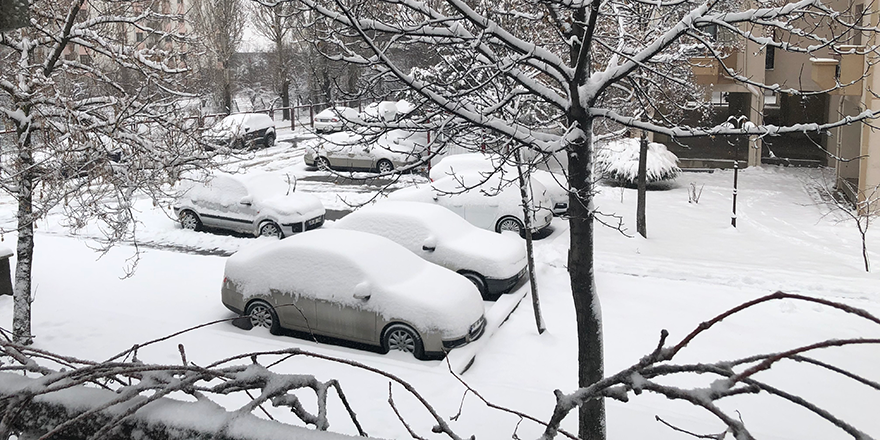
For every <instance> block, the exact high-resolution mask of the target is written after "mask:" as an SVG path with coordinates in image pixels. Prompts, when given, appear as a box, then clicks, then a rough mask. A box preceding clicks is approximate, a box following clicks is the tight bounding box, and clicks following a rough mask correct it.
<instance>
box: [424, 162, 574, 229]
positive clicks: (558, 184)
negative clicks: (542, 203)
mask: <svg viewBox="0 0 880 440" xmlns="http://www.w3.org/2000/svg"><path fill="white" fill-rule="evenodd" d="M498 168H501V169H503V170H504V172H505V174H506V175H510V176H516V173H517V170H516V166H514V165H511V164H504V163H503V159H502V158H501V157H499V156H493V155H489V154H483V153H464V154H453V155H449V156H446V157H444V158H443V159H440V161H439V162H437V164H436V165H433V166H431V174H430V176H431V179H435V180H436V179H440V178H443V177H446V176H449V175H453V174H455V173H460V172H462V171H483V172H493V171H494V170H496V169H498ZM530 175H531V177H532V179H533V180H537V181H538V182H541V184H542V185H544V188H545V189H546V190H547V194H548V195H549V196H550V201H551V202H553V208H552V210H553V214H554V215H561V214H565V213H566V212H568V190H567V189H566V186H567V185H568V178H567V177H566V176H564V175H562V174H560V173H558V172H552V171H547V170H541V169H532V170H531V172H530ZM510 178H511V179H512V178H513V177H510Z"/></svg>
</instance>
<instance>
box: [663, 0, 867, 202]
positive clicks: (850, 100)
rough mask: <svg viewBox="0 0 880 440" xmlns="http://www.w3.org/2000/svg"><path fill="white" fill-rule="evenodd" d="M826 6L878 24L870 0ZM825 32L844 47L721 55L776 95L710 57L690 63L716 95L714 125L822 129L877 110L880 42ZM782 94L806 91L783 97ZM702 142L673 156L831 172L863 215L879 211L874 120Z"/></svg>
mask: <svg viewBox="0 0 880 440" xmlns="http://www.w3.org/2000/svg"><path fill="white" fill-rule="evenodd" d="M830 6H832V7H834V9H835V10H838V11H845V12H844V14H848V15H849V18H850V19H851V20H852V21H855V22H861V24H862V25H864V26H877V23H878V11H877V9H878V6H877V5H876V4H874V3H870V2H867V1H865V2H864V3H862V2H860V1H852V0H840V1H836V2H832V3H831V4H830ZM869 8H873V9H869ZM831 33H834V34H836V35H841V34H842V33H843V35H845V36H844V37H843V38H842V39H841V40H842V41H841V42H842V43H846V44H840V45H835V46H834V47H833V48H827V49H820V50H819V51H817V52H815V53H811V54H806V53H793V52H786V51H781V50H773V49H772V48H770V49H768V48H765V47H762V46H760V45H758V44H757V43H754V42H747V43H745V44H742V43H740V44H738V45H737V44H732V45H731V46H732V47H734V49H731V50H730V51H729V53H727V54H725V55H727V57H726V58H725V59H724V60H723V63H724V65H726V66H727V67H729V68H731V69H733V70H735V71H736V72H738V73H739V74H741V75H743V76H745V77H748V78H750V79H751V80H752V81H754V82H757V83H761V84H766V85H778V88H777V90H778V92H771V91H768V90H762V89H760V88H758V87H754V86H750V85H745V84H743V83H741V82H737V81H734V80H733V79H732V78H730V77H728V76H727V75H726V74H725V69H723V66H721V63H719V61H717V60H715V59H714V58H694V59H692V60H691V62H692V64H693V66H694V67H693V72H694V76H695V79H696V82H697V83H699V84H702V85H704V86H705V88H706V99H707V100H712V99H716V100H718V97H719V96H721V97H723V102H720V103H719V104H720V105H719V108H720V110H722V111H721V112H720V113H721V114H720V115H718V116H716V119H717V120H716V121H715V122H714V123H716V124H717V123H718V122H719V121H723V120H724V119H726V118H729V117H734V118H743V117H745V118H746V119H748V120H749V121H751V122H753V123H755V124H757V125H761V124H768V125H777V126H791V125H794V124H802V123H805V124H811V123H818V124H825V123H833V122H835V121H841V120H845V119H846V118H847V117H854V116H856V115H859V114H861V113H863V112H864V111H865V110H867V109H870V110H874V111H876V110H880V96H878V95H877V92H876V91H880V72H878V71H877V68H876V67H875V64H876V63H878V62H880V56H878V54H877V53H876V51H872V50H871V49H870V48H871V47H873V46H874V45H877V44H880V38H878V36H877V35H876V34H869V33H867V32H856V31H852V30H849V31H847V30H846V29H843V30H840V29H834V30H833V32H832V30H830V29H829V34H831ZM720 38H723V37H722V36H719V39H720ZM866 48H867V49H866ZM768 51H769V52H770V53H768ZM785 89H796V90H800V91H804V92H807V93H805V94H803V95H800V96H797V95H790V94H787V93H785ZM740 120H741V119H740ZM707 125H711V124H707ZM660 141H661V142H662V141H663V139H660ZM685 142H686V143H688V141H685ZM703 142H704V144H707V143H711V145H708V146H707V147H706V148H703V149H702V150H701V149H700V148H698V147H699V141H692V142H690V143H692V144H693V145H694V148H685V149H682V150H679V151H675V152H676V154H678V155H679V156H680V157H682V158H683V159H684V160H683V162H684V163H685V166H687V163H688V161H692V159H691V158H689V157H688V155H689V154H692V155H695V156H698V157H697V158H696V159H693V160H695V163H703V162H705V160H707V159H709V158H708V157H705V156H712V155H714V156H715V157H716V158H717V159H723V160H728V161H730V159H736V160H738V161H740V163H741V164H742V162H743V161H745V162H747V163H748V165H749V166H756V165H760V164H762V163H764V164H783V165H815V166H828V167H833V168H834V169H835V175H836V177H837V179H836V182H834V183H833V185H834V186H835V188H836V189H837V190H839V191H840V192H842V193H843V194H845V195H846V196H847V198H849V199H850V200H851V201H852V202H854V203H855V204H856V205H857V207H858V208H859V210H860V211H862V212H863V213H864V212H868V211H870V212H872V213H880V189H878V188H880V120H877V119H869V120H866V121H865V122H864V123H862V122H855V123H851V124H842V125H841V126H839V127H836V128H832V129H831V130H830V131H827V132H825V133H820V132H816V131H814V132H804V133H797V134H793V135H786V136H775V137H765V138H763V139H761V138H757V137H752V138H751V139H747V140H746V139H734V140H721V141H719V140H718V139H713V140H711V141H710V140H703ZM725 143H726V144H727V145H725ZM725 147H726V148H727V149H726V150H725ZM700 155H702V157H700Z"/></svg>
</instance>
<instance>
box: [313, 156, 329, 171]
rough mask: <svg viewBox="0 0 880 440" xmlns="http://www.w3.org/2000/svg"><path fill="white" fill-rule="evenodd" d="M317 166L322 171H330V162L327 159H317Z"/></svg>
mask: <svg viewBox="0 0 880 440" xmlns="http://www.w3.org/2000/svg"><path fill="white" fill-rule="evenodd" d="M315 166H316V167H317V168H318V169H319V170H321V171H330V161H329V160H327V158H326V157H319V158H317V159H315Z"/></svg>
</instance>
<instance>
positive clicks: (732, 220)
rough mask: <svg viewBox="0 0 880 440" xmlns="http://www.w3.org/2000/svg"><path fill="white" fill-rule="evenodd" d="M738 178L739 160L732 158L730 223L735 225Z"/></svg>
mask: <svg viewBox="0 0 880 440" xmlns="http://www.w3.org/2000/svg"><path fill="white" fill-rule="evenodd" d="M738 180H739V160H737V159H734V160H733V212H731V214H730V225H731V226H733V227H734V228H735V227H736V186H737V181H738Z"/></svg>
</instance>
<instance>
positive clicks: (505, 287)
mask: <svg viewBox="0 0 880 440" xmlns="http://www.w3.org/2000/svg"><path fill="white" fill-rule="evenodd" d="M527 269H528V266H524V267H523V268H522V269H520V271H519V272H518V273H517V274H516V275H514V276H512V277H510V278H504V279H496V278H486V290H487V292H488V293H489V294H490V295H497V294H501V293H507V292H509V291H510V289H512V288H513V286H515V285H516V284H517V283H518V282H519V280H520V279H522V277H523V276H525V274H526V270H527Z"/></svg>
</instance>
